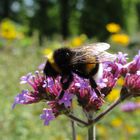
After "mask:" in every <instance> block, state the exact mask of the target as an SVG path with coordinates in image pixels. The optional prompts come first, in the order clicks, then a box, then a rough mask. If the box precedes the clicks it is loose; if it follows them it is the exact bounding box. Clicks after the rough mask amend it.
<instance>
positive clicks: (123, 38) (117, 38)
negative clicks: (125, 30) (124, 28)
mask: <svg viewBox="0 0 140 140" xmlns="http://www.w3.org/2000/svg"><path fill="white" fill-rule="evenodd" d="M111 41H112V42H114V43H118V44H121V45H123V46H127V45H128V44H129V42H130V38H129V36H128V35H127V34H113V35H111Z"/></svg>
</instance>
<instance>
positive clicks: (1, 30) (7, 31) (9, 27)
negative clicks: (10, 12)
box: [0, 19, 17, 40]
mask: <svg viewBox="0 0 140 140" xmlns="http://www.w3.org/2000/svg"><path fill="white" fill-rule="evenodd" d="M0 35H1V37H3V38H6V39H9V40H12V39H15V38H16V36H17V32H16V27H15V25H14V24H13V23H12V22H11V21H10V20H8V19H7V20H3V21H2V23H1V25H0Z"/></svg>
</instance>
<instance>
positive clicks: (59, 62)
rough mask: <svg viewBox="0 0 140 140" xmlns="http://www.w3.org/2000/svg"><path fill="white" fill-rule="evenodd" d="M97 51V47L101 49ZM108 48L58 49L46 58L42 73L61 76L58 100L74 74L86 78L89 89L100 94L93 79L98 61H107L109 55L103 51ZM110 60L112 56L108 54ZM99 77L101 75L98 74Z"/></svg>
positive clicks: (97, 67) (97, 69)
mask: <svg viewBox="0 0 140 140" xmlns="http://www.w3.org/2000/svg"><path fill="white" fill-rule="evenodd" d="M101 46H102V48H101V50H99V48H98V47H101ZM108 48H109V44H106V43H97V44H94V45H93V46H92V45H89V46H85V47H83V48H79V49H69V48H60V49H57V50H55V51H54V53H53V54H52V55H51V57H48V60H47V62H46V65H45V68H44V73H45V75H46V76H52V77H56V76H58V75H61V77H62V78H61V84H62V92H61V94H60V98H62V96H63V94H64V90H66V89H67V88H68V87H69V85H70V84H71V82H72V80H73V74H72V73H76V74H77V75H79V76H80V77H83V78H87V79H89V81H90V84H91V87H92V88H94V90H95V92H96V93H97V95H98V96H100V92H99V91H98V90H97V84H96V82H95V79H94V78H93V77H98V75H99V74H97V73H98V71H99V68H100V59H103V61H105V60H109V59H108V58H107V55H109V53H107V52H105V51H104V50H106V49H108ZM109 57H110V58H111V57H112V55H111V54H110V56H109ZM100 75H101V74H100Z"/></svg>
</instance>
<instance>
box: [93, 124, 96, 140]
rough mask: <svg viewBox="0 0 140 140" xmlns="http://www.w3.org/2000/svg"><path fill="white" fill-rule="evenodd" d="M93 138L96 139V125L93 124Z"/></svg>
mask: <svg viewBox="0 0 140 140" xmlns="http://www.w3.org/2000/svg"><path fill="white" fill-rule="evenodd" d="M93 140H96V125H95V124H94V125H93Z"/></svg>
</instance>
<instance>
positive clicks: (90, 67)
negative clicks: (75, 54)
mask: <svg viewBox="0 0 140 140" xmlns="http://www.w3.org/2000/svg"><path fill="white" fill-rule="evenodd" d="M95 65H96V64H86V71H87V73H90V72H91V71H92V70H93V69H94V68H95Z"/></svg>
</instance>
